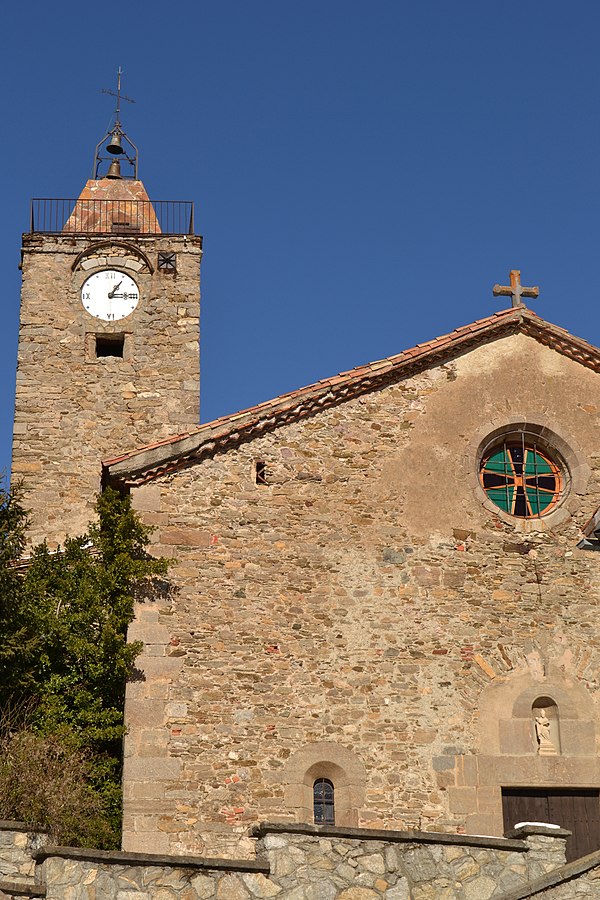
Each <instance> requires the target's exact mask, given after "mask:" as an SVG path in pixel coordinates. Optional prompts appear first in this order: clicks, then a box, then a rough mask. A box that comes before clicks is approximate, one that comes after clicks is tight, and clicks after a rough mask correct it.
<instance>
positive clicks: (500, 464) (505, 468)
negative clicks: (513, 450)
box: [485, 450, 512, 472]
mask: <svg viewBox="0 0 600 900" xmlns="http://www.w3.org/2000/svg"><path fill="white" fill-rule="evenodd" d="M485 469H486V471H487V472H512V466H511V464H510V459H509V456H508V453H505V452H504V450H499V451H498V452H497V453H494V454H492V456H490V458H489V459H488V461H487V462H486V464H485Z"/></svg>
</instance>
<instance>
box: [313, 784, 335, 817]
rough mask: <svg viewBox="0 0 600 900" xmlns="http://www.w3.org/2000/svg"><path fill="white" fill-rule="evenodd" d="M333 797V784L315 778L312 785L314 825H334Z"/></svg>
mask: <svg viewBox="0 0 600 900" xmlns="http://www.w3.org/2000/svg"><path fill="white" fill-rule="evenodd" d="M333 795H334V788H333V783H332V782H331V781H330V780H329V779H328V778H317V779H316V781H315V783H314V784H313V811H314V820H315V825H335V808H334V799H333Z"/></svg>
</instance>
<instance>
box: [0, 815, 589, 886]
mask: <svg viewBox="0 0 600 900" xmlns="http://www.w3.org/2000/svg"><path fill="white" fill-rule="evenodd" d="M8 826H10V827H7V823H5V824H4V826H2V827H0V839H1V841H2V842H3V849H2V852H1V854H0V872H2V874H4V875H6V876H8V877H9V878H10V879H11V881H10V882H9V881H0V898H2V900H5V898H16V897H22V896H30V897H46V898H47V900H265V898H271V897H277V898H279V900H379V898H381V900H439V898H443V900H524V898H528V897H534V896H535V897H538V896H539V897H548V898H556V900H564V898H569V897H579V896H581V897H584V898H585V897H592V896H597V891H598V886H599V883H600V882H599V880H598V879H599V875H600V852H599V853H598V854H593V857H596V856H598V859H597V860H595V859H592V857H586V858H585V859H584V860H583V861H578V862H576V863H571V864H570V865H565V863H564V859H565V855H564V853H565V840H566V837H567V836H568V832H565V831H563V830H562V829H550V828H543V827H537V826H536V827H524V828H521V829H518V830H517V831H515V832H513V834H512V835H511V837H510V838H492V837H477V836H469V835H448V834H434V833H431V832H428V833H425V832H393V831H380V830H370V829H358V828H357V829H354V828H335V827H322V828H317V827H314V826H308V825H296V826H294V825H292V826H288V825H285V824H280V825H277V824H275V825H269V824H265V825H260V826H258V827H257V828H255V829H254V831H253V834H252V838H251V839H252V841H253V844H254V846H255V848H256V858H255V859H253V860H230V859H209V858H202V857H192V856H159V855H146V854H140V853H121V852H103V851H99V850H82V849H77V848H72V847H70V848H69V847H51V846H48V845H44V844H45V835H38V834H32V833H30V832H28V831H27V830H26V828H25V826H19V825H18V823H8ZM586 860H587V862H586ZM590 860H591V862H590ZM34 861H35V863H36V865H35V879H34V878H32V877H31V876H32V874H33V865H34Z"/></svg>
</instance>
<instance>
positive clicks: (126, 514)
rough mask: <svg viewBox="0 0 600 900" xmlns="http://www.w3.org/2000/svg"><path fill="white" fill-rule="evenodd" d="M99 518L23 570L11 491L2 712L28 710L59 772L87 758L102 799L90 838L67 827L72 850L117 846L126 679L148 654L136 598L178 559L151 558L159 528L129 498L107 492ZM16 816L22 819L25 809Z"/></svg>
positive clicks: (19, 510)
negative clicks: (131, 627) (136, 623)
mask: <svg viewBox="0 0 600 900" xmlns="http://www.w3.org/2000/svg"><path fill="white" fill-rule="evenodd" d="M96 512H97V518H96V520H95V521H94V523H93V524H92V525H91V526H90V528H89V530H88V532H87V534H85V535H83V536H81V537H78V538H69V539H67V540H66V541H65V545H64V547H63V548H61V549H60V550H59V551H58V552H51V551H49V549H48V547H47V546H46V545H45V544H41V545H40V546H38V547H36V548H35V549H34V550H33V552H32V555H31V558H30V560H29V562H28V565H27V566H25V567H23V566H20V567H15V565H14V561H15V560H16V559H18V558H19V557H20V555H21V554H22V552H23V549H24V546H25V536H26V526H27V516H26V513H25V512H24V510H23V507H22V504H21V501H20V497H19V493H18V491H17V492H12V493H11V492H0V628H1V629H2V635H3V640H2V643H1V645H0V685H2V695H1V697H0V713H2V714H3V715H4V719H5V721H14V711H15V710H19V709H26V710H27V711H28V715H27V720H28V722H27V730H28V731H29V732H32V733H33V734H34V735H35V738H36V740H38V742H39V740H46V741H47V742H48V743H47V746H46V748H45V751H47V752H48V753H49V754H50V757H49V758H51V759H52V760H53V764H52V765H53V771H55V770H56V767H57V766H59V763H60V761H61V760H62V762H63V763H64V764H65V765H67V762H66V761H67V760H71V762H70V763H69V765H73V762H74V758H75V757H76V758H78V759H79V764H78V765H79V768H80V770H81V771H82V773H83V780H84V782H85V785H84V787H85V790H88V791H89V790H91V791H92V793H93V794H94V795H95V803H94V804H91V806H92V807H93V808H94V816H92V820H93V821H92V822H90V821H87V822H86V821H84V820H83V817H82V823H81V833H77V823H76V821H75V820H73V821H70V824H68V825H66V824H65V827H64V828H62V832H61V829H60V828H58V831H59V832H61V834H60V836H61V837H62V836H63V834H64V835H65V836H67V837H68V840H69V841H71V842H75V843H87V844H90V843H92V844H95V845H96V846H98V845H100V846H102V847H110V846H116V845H117V844H118V834H119V827H120V809H121V799H120V776H121V745H122V738H123V734H124V725H123V705H124V699H125V683H126V680H127V678H128V677H130V676H131V674H132V672H133V670H134V661H135V658H136V656H137V654H138V653H139V651H140V649H141V647H140V645H138V644H135V643H134V644H127V642H126V631H127V626H128V624H129V622H131V620H132V618H133V606H134V600H135V599H136V597H139V598H140V599H144V598H147V597H150V596H151V595H152V593H153V592H155V591H156V590H157V589H158V588H159V587H161V586H162V584H164V582H163V580H162V576H163V575H164V574H165V572H166V569H167V565H168V563H167V561H166V560H163V559H154V558H151V557H150V556H149V555H148V553H147V551H146V547H147V545H148V542H149V536H150V531H151V529H149V528H148V527H146V526H144V525H143V524H142V523H141V522H140V520H139V519H138V518H137V516H136V515H135V513H134V511H133V510H132V508H131V503H130V500H129V498H128V497H122V496H121V495H119V494H118V493H116V492H115V491H112V490H107V491H105V492H104V493H103V494H101V495H100V496H99V498H98V501H97V505H96ZM11 711H12V712H11ZM13 730H14V729H13ZM17 731H18V733H19V734H21V732H22V729H17ZM6 735H7V731H6V728H5V730H4V739H5V740H6ZM0 739H1V735H0ZM20 740H21V738H20ZM32 740H33V738H32ZM57 742H58V744H57ZM33 746H34V745H32V747H33ZM58 747H60V748H62V755H61V753H59V752H58V749H57V748H58ZM35 748H36V753H32V758H35V759H36V760H42V759H43V756H44V752H45V751H44V748H40V747H39V746H38V744H35ZM73 754H75V757H74V756H73ZM77 754H79V756H77ZM13 756H14V758H15V759H16V758H17V757H18V756H19V754H16V755H15V754H13ZM9 757H10V754H8V756H7V755H6V753H5V757H4V758H5V759H7V758H9ZM19 758H20V757H19ZM15 765H16V763H14V764H13V766H15ZM17 768H18V767H17ZM42 768H43V764H42ZM4 769H5V776H6V777H9V775H7V772H6V765H5V766H4ZM14 771H15V775H16V771H17V769H16V768H15V770H14ZM0 781H1V772H0ZM82 790H84V788H82ZM85 790H84V793H85ZM0 802H2V790H1V785H0ZM34 806H35V804H34ZM35 808H39V804H38V805H37V806H35ZM23 809H24V812H25V813H27V809H26V808H25V807H23ZM96 813H97V815H96ZM48 815H51V810H49V812H48ZM102 816H104V819H105V821H104V822H101V821H100V820H101V819H102ZM2 817H8V816H7V813H6V811H4V810H3V809H2V808H0V818H2ZM10 817H11V818H14V817H17V818H18V815H17V811H16V810H15V809H13V810H12V811H11V813H10ZM26 817H27V816H26ZM49 824H50V826H51V827H52V828H54V829H55V831H56V830H57V829H56V826H55V825H53V823H52V822H49ZM57 836H58V835H57Z"/></svg>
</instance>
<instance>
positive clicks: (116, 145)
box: [106, 131, 125, 155]
mask: <svg viewBox="0 0 600 900" xmlns="http://www.w3.org/2000/svg"><path fill="white" fill-rule="evenodd" d="M106 149H107V150H108V152H109V153H114V154H115V155H117V154H119V153H125V151H124V150H123V147H122V145H121V134H120V132H119V131H113V133H112V134H111V136H110V140H109V142H108V144H107V145H106Z"/></svg>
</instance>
